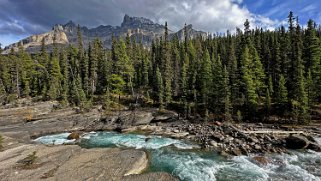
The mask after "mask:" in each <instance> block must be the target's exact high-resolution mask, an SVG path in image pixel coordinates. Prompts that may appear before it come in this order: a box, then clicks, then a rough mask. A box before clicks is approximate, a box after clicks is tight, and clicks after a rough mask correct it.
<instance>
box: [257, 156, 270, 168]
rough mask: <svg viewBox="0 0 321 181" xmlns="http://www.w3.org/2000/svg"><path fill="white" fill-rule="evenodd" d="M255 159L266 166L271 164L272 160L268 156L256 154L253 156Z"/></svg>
mask: <svg viewBox="0 0 321 181" xmlns="http://www.w3.org/2000/svg"><path fill="white" fill-rule="evenodd" d="M253 160H254V161H255V162H257V163H258V164H260V165H264V166H265V165H267V164H269V162H270V161H269V160H268V159H267V158H265V157H263V156H255V157H253Z"/></svg>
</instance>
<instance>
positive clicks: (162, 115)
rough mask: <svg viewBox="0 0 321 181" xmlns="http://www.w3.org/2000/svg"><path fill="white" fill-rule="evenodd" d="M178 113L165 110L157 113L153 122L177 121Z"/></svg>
mask: <svg viewBox="0 0 321 181" xmlns="http://www.w3.org/2000/svg"><path fill="white" fill-rule="evenodd" d="M177 119H178V114H177V113H176V112H174V111H168V110H163V111H159V112H157V113H156V115H155V118H154V120H153V122H169V121H176V120H177Z"/></svg>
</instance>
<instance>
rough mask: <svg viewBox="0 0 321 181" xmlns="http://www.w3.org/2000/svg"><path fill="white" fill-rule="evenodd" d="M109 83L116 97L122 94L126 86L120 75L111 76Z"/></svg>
mask: <svg viewBox="0 0 321 181" xmlns="http://www.w3.org/2000/svg"><path fill="white" fill-rule="evenodd" d="M109 82H110V87H111V90H112V93H113V94H118V95H121V94H123V90H124V86H125V85H126V82H125V81H124V79H123V78H122V77H121V76H120V75H117V74H112V75H111V77H110V80H109Z"/></svg>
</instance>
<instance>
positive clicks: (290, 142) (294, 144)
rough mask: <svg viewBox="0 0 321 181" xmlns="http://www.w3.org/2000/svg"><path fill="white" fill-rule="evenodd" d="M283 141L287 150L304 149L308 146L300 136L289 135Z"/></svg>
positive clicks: (304, 138)
mask: <svg viewBox="0 0 321 181" xmlns="http://www.w3.org/2000/svg"><path fill="white" fill-rule="evenodd" d="M285 140H286V147H287V148H289V149H305V148H306V147H307V146H309V144H310V142H309V140H308V139H307V138H306V137H304V136H300V135H291V136H289V137H287V138H286V139H285Z"/></svg>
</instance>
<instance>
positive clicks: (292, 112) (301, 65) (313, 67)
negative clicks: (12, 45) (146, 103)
mask: <svg viewBox="0 0 321 181" xmlns="http://www.w3.org/2000/svg"><path fill="white" fill-rule="evenodd" d="M244 27H245V28H244V31H242V30H240V29H237V30H236V33H235V34H231V33H229V32H228V33H227V34H226V35H225V36H215V35H213V36H209V37H208V38H204V37H198V38H194V39H190V38H189V35H188V32H187V29H185V32H184V34H185V40H184V41H179V39H178V37H174V38H172V39H169V38H168V29H167V23H166V24H165V33H164V36H163V37H162V38H160V39H158V40H155V41H154V42H153V44H152V45H151V47H149V48H146V47H143V45H142V44H141V43H140V42H135V41H132V40H131V39H130V37H129V36H127V38H126V39H125V40H123V39H121V38H120V39H116V38H113V41H112V49H111V50H105V49H104V48H103V45H102V42H101V41H100V40H98V39H97V40H95V41H93V42H92V43H91V44H90V45H89V47H84V46H83V41H82V35H81V31H80V29H79V28H78V45H77V46H70V47H69V48H66V49H59V48H58V46H57V45H55V44H54V45H53V46H54V49H53V51H52V52H50V53H48V52H46V49H45V45H44V43H43V46H42V49H41V51H40V52H39V53H38V54H36V55H32V56H31V55H29V54H28V53H26V52H25V51H24V50H23V48H22V46H20V50H19V51H18V52H14V51H12V52H11V53H10V54H9V55H6V56H4V55H2V56H1V57H0V97H1V98H2V100H3V102H8V100H10V99H12V98H13V97H19V98H20V97H30V96H31V97H39V96H41V97H42V99H44V100H59V101H61V103H63V104H71V105H77V106H80V107H84V106H86V105H89V104H91V102H92V100H93V98H94V97H97V96H98V97H99V96H101V97H103V98H104V99H103V100H105V101H113V100H109V99H110V97H111V96H110V95H131V96H133V97H135V96H136V95H138V94H139V95H143V96H144V97H145V98H146V99H148V100H153V104H154V105H157V106H159V107H160V108H170V107H174V106H173V105H175V106H176V107H178V108H179V110H180V111H181V113H182V114H183V115H184V116H196V115H199V116H200V117H202V118H204V119H205V120H213V119H216V120H232V119H233V120H238V121H241V120H251V121H255V120H262V119H265V120H269V118H270V117H271V116H272V115H273V116H274V117H278V118H282V119H287V120H289V121H292V122H293V123H307V122H308V121H309V120H310V110H311V108H312V107H313V106H314V105H317V104H319V103H320V101H321V64H320V62H321V49H320V48H321V45H320V38H321V30H320V29H318V28H317V26H316V24H315V23H314V22H313V21H312V20H309V22H308V24H307V28H305V29H302V28H301V26H300V24H299V23H298V19H297V18H294V15H293V13H292V12H290V14H289V16H288V28H285V27H283V26H282V27H280V28H278V29H277V30H275V31H269V30H263V29H259V28H256V29H251V28H250V24H249V22H248V21H246V22H245V23H244ZM106 97H107V99H106ZM107 108H108V106H107Z"/></svg>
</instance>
